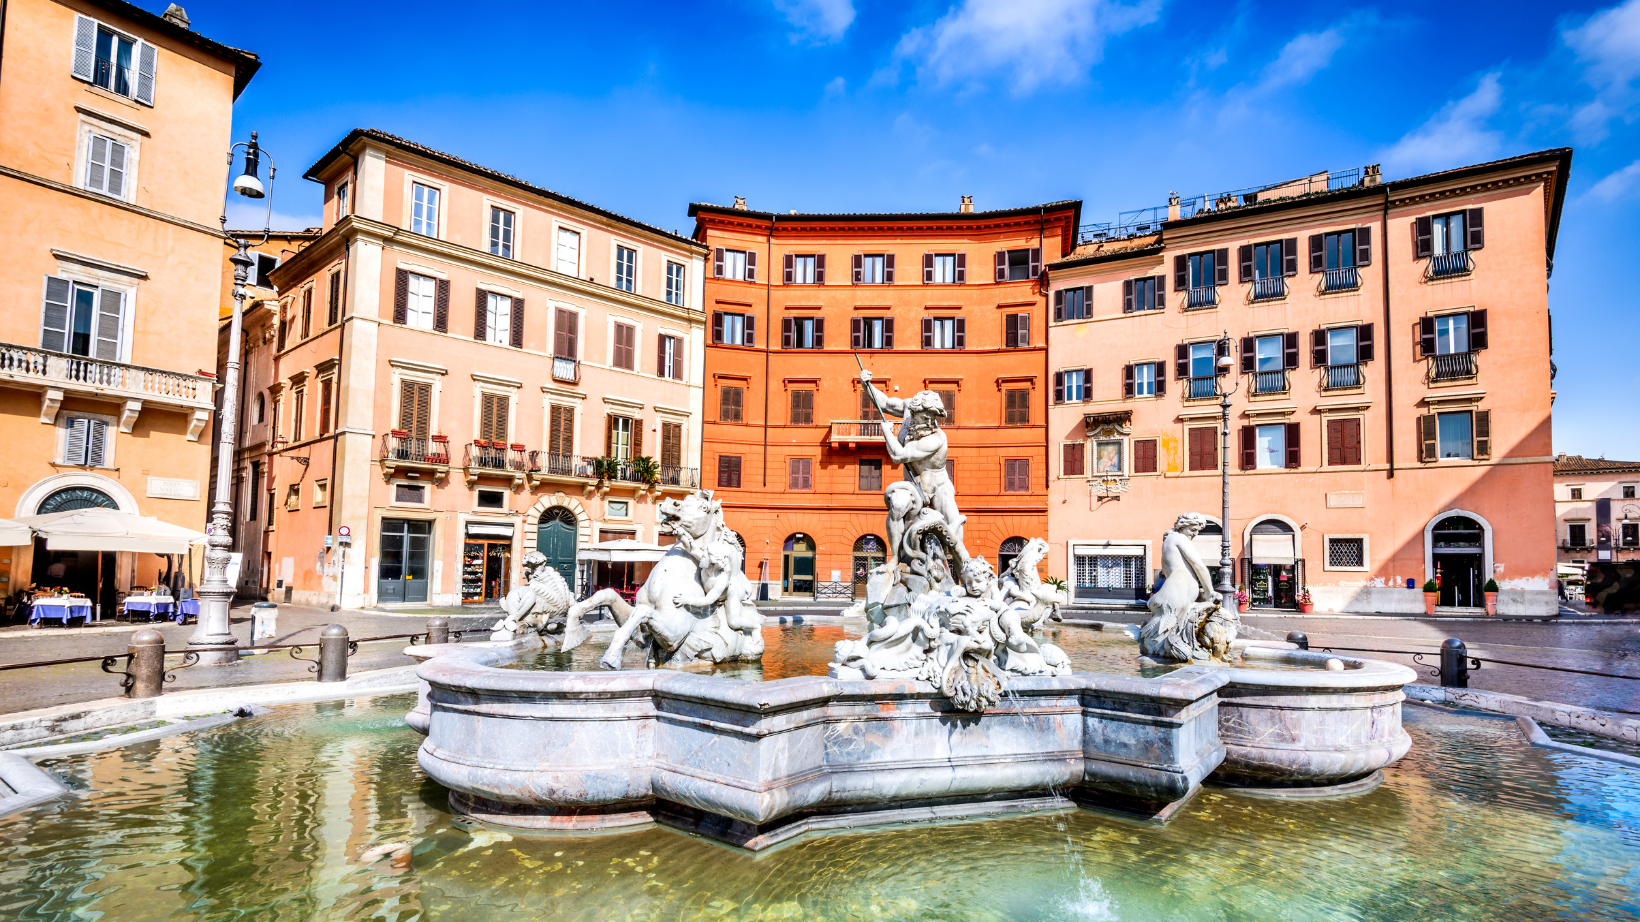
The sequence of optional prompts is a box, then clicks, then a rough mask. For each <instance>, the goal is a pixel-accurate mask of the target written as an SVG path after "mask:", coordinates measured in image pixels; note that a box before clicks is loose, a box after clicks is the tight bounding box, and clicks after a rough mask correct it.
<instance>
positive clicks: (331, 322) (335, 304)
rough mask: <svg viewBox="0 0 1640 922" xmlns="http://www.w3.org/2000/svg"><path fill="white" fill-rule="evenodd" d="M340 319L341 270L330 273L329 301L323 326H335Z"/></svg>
mask: <svg viewBox="0 0 1640 922" xmlns="http://www.w3.org/2000/svg"><path fill="white" fill-rule="evenodd" d="M340 319H342V270H340V269H337V270H336V271H335V272H332V273H330V301H329V304H328V305H327V309H326V312H325V326H332V327H333V326H335V325H336V321H338V320H340Z"/></svg>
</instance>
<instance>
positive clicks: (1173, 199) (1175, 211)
mask: <svg viewBox="0 0 1640 922" xmlns="http://www.w3.org/2000/svg"><path fill="white" fill-rule="evenodd" d="M1167 219H1168V220H1169V221H1177V220H1179V193H1177V192H1169V193H1168V194H1167Z"/></svg>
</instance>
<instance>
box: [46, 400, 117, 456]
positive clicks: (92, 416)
mask: <svg viewBox="0 0 1640 922" xmlns="http://www.w3.org/2000/svg"><path fill="white" fill-rule="evenodd" d="M76 419H84V420H90V421H92V422H97V423H101V424H102V426H103V451H102V458H101V459H100V461H101V463H100V464H81V463H80V462H78V461H72V460H70V459H69V457H68V437H69V433H70V432H71V431H72V429H73V421H74V420H76ZM118 431H119V419H118V418H117V417H113V416H108V415H106V414H102V413H81V412H78V411H75V412H68V411H64V412H61V413H58V414H57V432H56V436H57V446H56V449H57V450H56V453H55V456H54V458H53V460H54V461H55V463H57V464H62V465H66V466H69V467H89V468H91V469H93V470H110V469H112V468H114V467H115V464H114V442H115V441H116V438H115V433H117V432H118Z"/></svg>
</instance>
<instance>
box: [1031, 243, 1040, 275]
mask: <svg viewBox="0 0 1640 922" xmlns="http://www.w3.org/2000/svg"><path fill="white" fill-rule="evenodd" d="M1041 276H1042V248H1041V247H1031V278H1032V279H1037V278H1040V277H1041Z"/></svg>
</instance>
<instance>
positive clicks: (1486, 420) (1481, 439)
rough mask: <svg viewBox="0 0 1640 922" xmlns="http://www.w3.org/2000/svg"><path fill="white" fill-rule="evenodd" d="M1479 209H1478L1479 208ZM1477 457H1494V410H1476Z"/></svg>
mask: <svg viewBox="0 0 1640 922" xmlns="http://www.w3.org/2000/svg"><path fill="white" fill-rule="evenodd" d="M1477 210H1478V209H1477ZM1474 432H1475V452H1474V454H1475V457H1476V458H1480V459H1485V458H1490V457H1492V411H1491V410H1476V411H1475V426H1474Z"/></svg>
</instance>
